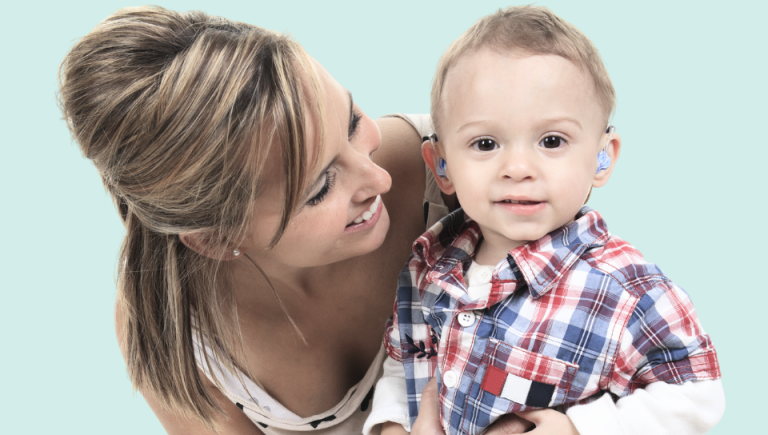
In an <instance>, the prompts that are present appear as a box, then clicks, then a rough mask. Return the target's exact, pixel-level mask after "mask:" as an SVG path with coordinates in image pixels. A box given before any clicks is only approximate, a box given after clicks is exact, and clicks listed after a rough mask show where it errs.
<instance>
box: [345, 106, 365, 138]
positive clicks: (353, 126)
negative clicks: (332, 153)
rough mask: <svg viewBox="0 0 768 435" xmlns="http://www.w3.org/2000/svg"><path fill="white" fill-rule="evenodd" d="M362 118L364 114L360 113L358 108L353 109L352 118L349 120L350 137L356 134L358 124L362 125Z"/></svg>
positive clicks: (348, 134) (348, 133)
mask: <svg viewBox="0 0 768 435" xmlns="http://www.w3.org/2000/svg"><path fill="white" fill-rule="evenodd" d="M360 119H362V115H360V113H358V112H357V110H353V111H352V118H351V119H350V120H349V131H348V132H347V138H348V139H352V136H354V135H355V132H356V131H357V126H358V125H360Z"/></svg>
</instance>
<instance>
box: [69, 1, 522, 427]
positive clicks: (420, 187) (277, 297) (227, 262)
mask: <svg viewBox="0 0 768 435" xmlns="http://www.w3.org/2000/svg"><path fill="white" fill-rule="evenodd" d="M60 79H61V88H60V103H61V107H62V110H63V113H64V116H65V119H66V120H67V122H68V125H69V127H70V130H71V132H72V134H73V136H74V138H75V139H76V141H77V142H78V144H79V145H80V148H81V150H82V152H83V153H84V154H85V156H86V157H88V158H89V159H91V160H92V161H93V163H94V164H95V165H96V167H97V168H98V170H99V172H100V174H101V177H102V179H103V182H104V185H105V187H106V189H107V190H108V192H109V193H110V194H111V196H112V198H113V200H114V202H115V204H116V206H117V209H118V212H119V215H120V217H121V219H122V221H123V223H124V224H125V228H126V238H125V241H124V244H123V248H122V251H121V256H120V261H119V278H118V288H119V290H118V298H117V302H116V306H115V320H116V321H115V326H116V332H117V338H118V341H119V343H120V347H121V349H122V352H123V356H124V358H125V361H126V365H127V368H128V375H129V377H130V379H131V380H132V382H133V385H134V386H135V388H136V389H138V390H139V391H140V392H141V393H142V395H143V396H144V397H145V398H146V400H147V402H148V403H149V405H150V407H151V408H152V410H153V411H154V412H155V414H156V415H157V417H158V418H159V420H160V421H161V423H162V424H163V426H164V427H165V429H166V430H167V432H168V433H169V434H208V433H214V432H215V431H218V432H219V433H228V434H257V433H261V432H264V433H267V434H288V433H297V432H304V431H314V432H315V433H318V434H327V433H334V434H335V433H342V434H347V433H360V431H361V428H362V425H363V421H364V419H365V417H366V415H367V414H368V412H369V410H370V400H371V397H372V387H373V385H374V382H375V380H376V379H377V378H378V377H379V376H380V369H381V361H382V358H383V353H382V350H381V342H382V335H383V328H384V323H385V321H386V319H387V317H389V315H390V313H391V312H392V303H393V300H394V289H395V283H396V281H395V280H396V277H397V275H398V271H399V270H400V268H401V266H402V264H403V262H404V261H405V259H406V258H407V257H408V255H409V252H410V246H411V242H412V241H413V240H414V239H415V238H416V237H417V236H419V235H420V234H421V233H422V232H423V231H424V229H425V219H426V220H428V221H430V222H433V221H435V220H436V219H437V218H439V217H441V216H442V215H443V214H445V213H447V211H448V209H449V207H447V206H446V205H445V200H446V198H442V197H441V196H440V194H439V191H438V190H437V189H436V187H435V185H434V180H431V179H429V178H428V177H427V175H426V171H425V168H424V165H423V163H422V160H421V157H420V149H419V145H420V143H421V142H422V139H421V137H422V135H426V134H429V133H430V132H429V128H428V126H429V122H428V120H425V119H408V118H400V119H398V118H385V119H380V120H377V121H376V122H374V121H373V120H371V119H370V118H368V117H367V116H365V114H364V113H363V112H362V111H361V110H360V108H358V107H357V106H356V105H355V104H354V103H353V100H352V96H351V94H350V93H349V92H348V91H347V90H346V89H344V88H343V87H342V86H341V85H340V84H338V83H337V82H336V81H335V80H334V79H333V78H332V77H331V76H330V75H329V74H328V73H327V72H326V71H325V70H324V69H323V68H322V66H320V65H319V64H318V63H317V62H316V61H314V60H313V59H312V58H310V57H309V56H308V55H307V54H306V53H305V52H304V51H303V50H302V48H301V47H300V46H299V45H298V44H297V43H296V42H294V41H292V40H291V39H289V38H287V37H285V36H282V35H280V34H276V33H273V32H270V31H266V30H263V29H260V28H258V27H254V26H250V25H247V24H242V23H235V22H230V21H227V20H224V19H221V18H217V17H211V16H207V15H205V14H203V13H199V12H191V13H186V14H179V13H176V12H172V11H168V10H165V9H162V8H159V7H145V8H132V9H123V10H120V11H118V12H117V13H115V14H114V15H112V16H110V17H108V18H107V19H106V20H104V21H103V22H102V23H100V24H99V25H98V26H97V27H96V28H95V29H93V31H91V32H90V33H89V34H88V35H86V36H85V37H83V38H82V39H81V40H80V41H79V42H78V43H77V44H76V45H75V46H74V47H73V48H72V50H71V51H70V53H69V54H68V55H67V56H66V58H65V60H64V62H63V63H62V66H61V71H60ZM406 121H408V122H406ZM409 123H410V125H409ZM417 129H418V130H420V131H418V132H417ZM448 200H449V201H448V202H450V198H448ZM449 205H450V204H449ZM427 394H428V395H429V393H427ZM424 403H428V404H430V403H431V405H430V406H431V408H430V409H432V408H434V414H432V413H431V411H430V412H424V413H423V415H424V417H420V418H421V420H420V421H419V422H418V424H417V426H416V427H415V428H414V433H437V432H439V431H440V428H439V426H438V423H437V416H436V412H437V405H436V404H435V402H434V400H432V401H431V402H430V399H425V400H424ZM509 424H510V425H514V424H516V423H515V422H514V421H511V422H510V423H509ZM495 430H499V431H501V430H509V428H506V429H504V428H497V429H495ZM492 433H493V432H492ZM498 433H502V432H498Z"/></svg>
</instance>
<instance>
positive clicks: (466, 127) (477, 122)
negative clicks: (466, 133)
mask: <svg viewBox="0 0 768 435" xmlns="http://www.w3.org/2000/svg"><path fill="white" fill-rule="evenodd" d="M485 122H486V121H472V122H468V123H466V124H464V125H462V126H461V127H459V128H457V129H456V133H457V134H458V133H461V132H462V131H463V130H466V129H468V128H469V127H473V126H475V125H478V124H485Z"/></svg>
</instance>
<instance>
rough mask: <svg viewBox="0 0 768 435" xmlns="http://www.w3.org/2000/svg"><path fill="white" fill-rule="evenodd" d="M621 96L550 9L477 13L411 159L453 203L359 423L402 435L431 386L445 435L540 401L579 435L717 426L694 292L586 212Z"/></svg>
mask: <svg viewBox="0 0 768 435" xmlns="http://www.w3.org/2000/svg"><path fill="white" fill-rule="evenodd" d="M614 98H615V96H614V90H613V85H612V84H611V81H610V79H609V77H608V73H607V72H606V70H605V67H604V65H603V63H602V61H601V59H600V56H599V54H598V52H597V50H596V49H595V47H594V46H593V45H592V43H591V42H590V41H589V39H588V38H587V37H586V36H584V35H583V34H582V33H581V32H580V31H579V30H577V29H576V28H574V27H573V26H572V25H570V24H568V23H566V22H564V21H562V20H561V19H560V18H558V17H557V16H555V15H554V14H552V13H551V12H550V11H549V10H547V9H545V8H539V7H530V6H528V7H512V8H508V9H506V10H503V11H499V12H498V13H496V14H494V15H491V16H488V17H485V18H483V19H481V20H480V21H479V22H478V23H476V24H475V25H474V26H473V27H472V28H470V29H469V30H468V31H467V32H466V33H465V34H464V35H463V36H461V37H460V38H459V39H458V40H456V41H455V42H454V43H453V44H452V45H451V47H450V48H449V49H448V50H447V52H446V53H445V54H444V55H443V57H442V58H441V60H440V63H439V65H438V69H437V74H436V76H435V80H434V84H433V89H432V118H433V122H434V124H435V127H436V135H433V136H431V138H430V140H429V141H425V143H424V145H423V147H422V152H423V156H424V159H425V161H426V163H427V165H428V166H429V167H430V169H431V170H432V172H433V173H434V175H435V178H436V180H437V183H438V185H439V186H440V188H441V190H442V191H443V192H444V193H445V194H449V195H450V194H454V193H455V194H456V195H457V197H458V200H459V202H460V204H461V207H462V208H461V209H458V210H457V211H455V212H453V213H452V214H450V215H448V216H447V217H445V218H444V219H442V220H441V221H440V222H439V223H437V224H436V225H435V226H433V227H432V228H431V229H430V230H429V231H427V232H426V233H425V234H424V235H423V236H421V237H420V238H419V239H418V240H417V241H416V242H415V243H414V246H413V252H414V253H413V255H412V256H411V258H410V259H409V261H408V263H407V264H406V266H405V267H404V268H403V271H402V273H401V275H400V279H399V287H398V294H397V302H396V304H395V313H394V316H393V318H392V319H391V320H390V322H389V323H388V326H387V337H386V339H385V344H386V348H387V353H388V355H389V357H390V358H391V359H390V360H388V362H387V363H386V364H385V376H384V378H382V380H381V381H380V383H379V386H377V392H376V397H375V399H374V410H373V413H372V414H371V417H370V418H369V423H368V424H367V425H366V426H367V427H370V426H371V425H373V424H377V423H381V422H384V421H390V422H397V423H400V424H401V425H402V426H403V428H404V429H406V430H410V426H411V425H412V424H413V422H414V421H415V419H416V416H417V415H418V412H419V404H420V398H421V391H422V389H423V388H424V386H425V385H426V384H427V382H428V381H429V380H430V378H432V376H435V377H437V382H438V394H439V411H440V417H441V422H442V425H443V428H444V430H445V431H446V433H449V434H469V435H474V434H479V433H482V432H483V431H484V430H485V429H487V428H488V426H489V425H491V424H492V423H493V422H494V421H495V420H496V419H497V418H498V417H499V416H501V415H504V414H509V413H514V412H517V411H525V410H530V409H538V408H557V409H558V410H560V411H564V412H566V415H567V416H568V417H569V418H570V419H571V422H572V423H573V425H574V426H573V427H574V428H575V429H576V430H578V432H580V433H582V434H587V433H612V434H613V433H654V434H656V433H664V432H666V431H670V432H675V433H703V432H706V430H708V429H709V428H710V427H711V426H713V425H714V423H716V422H717V420H718V419H719V418H720V416H721V415H722V411H723V406H724V405H723V403H724V402H723V395H722V389H721V387H720V383H719V380H717V379H719V378H720V368H719V365H718V361H717V356H716V353H715V349H714V347H713V345H712V342H711V340H710V338H709V336H707V335H706V334H705V333H704V331H703V329H702V328H701V326H700V324H699V321H698V318H697V316H696V313H695V311H694V308H693V305H692V304H691V301H690V299H689V298H688V296H687V294H686V293H685V292H683V290H682V289H680V288H679V287H677V286H676V285H675V284H673V283H672V282H671V281H670V280H669V278H667V277H666V276H665V275H664V274H663V273H662V272H661V270H660V269H659V268H658V267H657V266H655V265H654V264H651V263H648V262H646V261H645V260H644V259H643V257H642V255H641V254H640V253H639V252H638V251H637V250H636V249H635V248H634V247H633V246H631V245H630V244H628V243H627V242H625V241H624V240H622V239H620V238H618V237H616V236H614V235H612V234H611V233H609V232H608V229H607V226H606V223H605V221H604V220H603V218H602V217H601V215H600V214H599V213H598V212H597V211H594V210H591V209H590V208H588V207H586V206H584V204H586V202H587V200H588V198H589V195H590V193H591V191H592V188H593V187H601V186H603V185H604V184H605V183H606V182H607V181H608V178H609V177H610V175H611V173H612V171H613V167H614V164H615V162H616V160H617V159H618V156H619V150H620V145H621V141H620V138H619V136H618V135H617V134H615V133H614V131H613V127H610V126H608V120H609V117H610V115H611V113H612V111H613V108H614ZM636 207H637V209H638V212H640V213H641V212H643V209H642V206H641V205H640V204H636ZM403 378H404V381H405V382H403ZM716 380H717V381H716ZM398 389H399V391H400V393H398V394H395V393H393V391H398ZM629 398H631V399H632V400H628V399H629ZM574 405H580V406H574Z"/></svg>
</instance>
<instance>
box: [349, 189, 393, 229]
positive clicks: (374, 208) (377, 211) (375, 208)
mask: <svg viewBox="0 0 768 435" xmlns="http://www.w3.org/2000/svg"><path fill="white" fill-rule="evenodd" d="M383 208H384V205H383V204H382V202H381V195H378V196H376V199H375V200H374V201H373V203H371V206H370V207H369V208H368V210H366V211H364V212H363V213H362V214H361V215H360V216H358V217H356V218H355V220H354V221H352V223H351V224H349V225H347V226H346V228H344V232H345V233H350V232H355V231H362V230H366V229H368V228H371V227H373V226H374V225H376V222H378V221H379V217H381V211H382V210H383Z"/></svg>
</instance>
